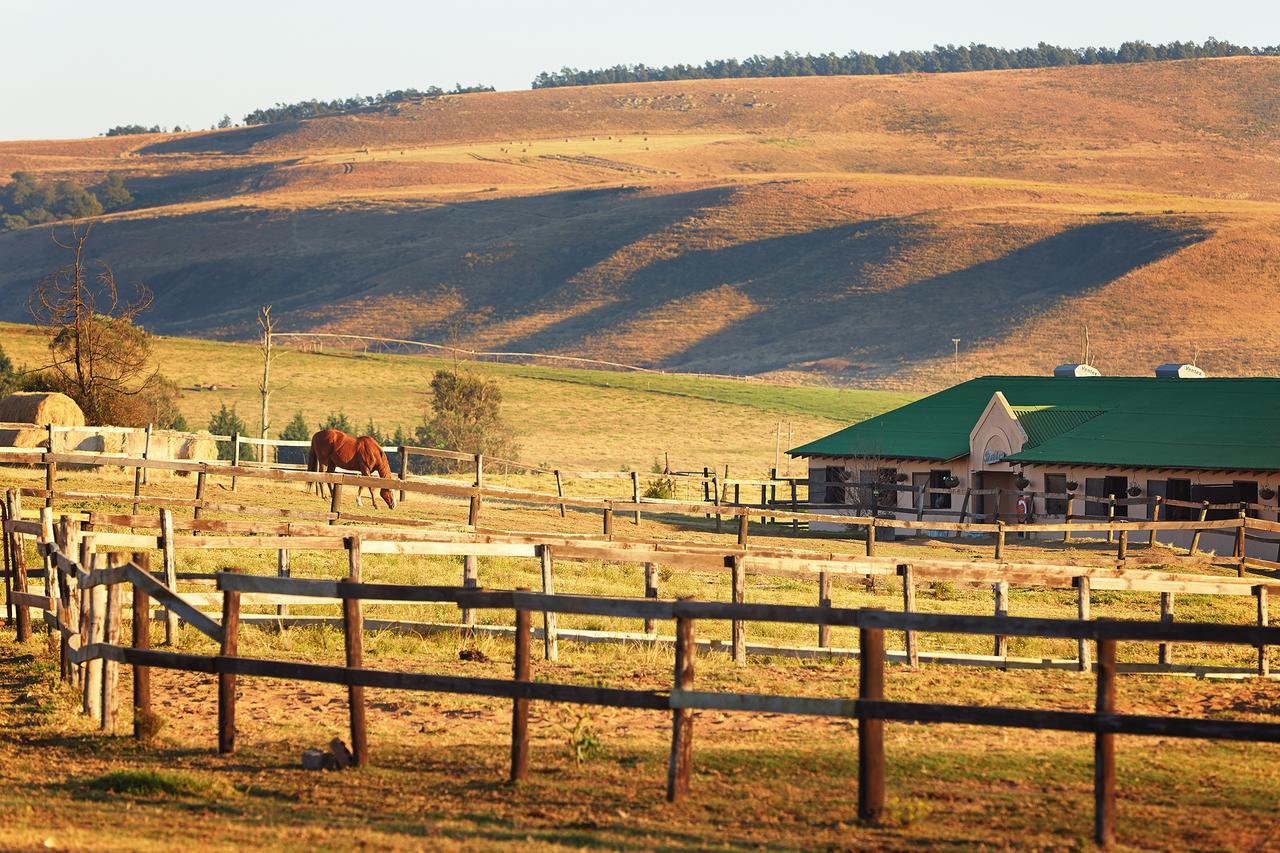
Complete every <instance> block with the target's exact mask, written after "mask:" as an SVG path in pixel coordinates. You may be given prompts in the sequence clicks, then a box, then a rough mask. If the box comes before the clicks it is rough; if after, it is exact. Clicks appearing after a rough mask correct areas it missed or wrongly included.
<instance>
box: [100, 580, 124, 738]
mask: <svg viewBox="0 0 1280 853" xmlns="http://www.w3.org/2000/svg"><path fill="white" fill-rule="evenodd" d="M128 562H129V558H128V557H127V556H126V555H124V554H111V555H110V556H109V557H108V558H107V565H108V566H111V567H120V566H124V565H126V564H127V563H128ZM120 592H121V589H120V584H118V583H113V584H108V585H107V588H106V613H105V614H104V615H105V617H106V623H105V625H104V626H103V631H102V641H103V642H104V643H110V644H111V645H113V646H118V645H120V621H121V615H122V614H121V612H120V611H121V598H120ZM119 684H120V663H119V662H118V661H114V660H111V659H109V658H103V660H102V731H104V732H107V733H108V734H110V733H111V732H114V731H115V728H116V718H117V717H118V716H119V710H120V694H119V692H118V690H117V688H118V686H119Z"/></svg>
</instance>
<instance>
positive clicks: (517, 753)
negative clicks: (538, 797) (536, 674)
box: [511, 590, 533, 783]
mask: <svg viewBox="0 0 1280 853" xmlns="http://www.w3.org/2000/svg"><path fill="white" fill-rule="evenodd" d="M525 591H527V590H525ZM530 615H531V614H530V613H529V611H528V610H519V609H518V610H516V650H515V680H516V681H526V682H527V681H528V680H529V677H530V660H529V657H530V655H529V635H530V634H532V633H533V632H532V630H531V627H530V622H531V620H530ZM528 775H529V700H528V699H527V698H524V697H517V698H515V699H513V700H511V781H512V782H513V783H514V782H519V781H520V780H522V779H524V778H526V777H527V776H528Z"/></svg>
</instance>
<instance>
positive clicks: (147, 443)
mask: <svg viewBox="0 0 1280 853" xmlns="http://www.w3.org/2000/svg"><path fill="white" fill-rule="evenodd" d="M154 427H155V425H154V424H147V434H146V439H145V440H144V441H143V443H142V458H143V459H150V458H151V433H152V431H153V429H154ZM142 485H144V486H149V485H151V469H150V468H143V469H142ZM137 512H138V511H137V510H134V514H135V515H137Z"/></svg>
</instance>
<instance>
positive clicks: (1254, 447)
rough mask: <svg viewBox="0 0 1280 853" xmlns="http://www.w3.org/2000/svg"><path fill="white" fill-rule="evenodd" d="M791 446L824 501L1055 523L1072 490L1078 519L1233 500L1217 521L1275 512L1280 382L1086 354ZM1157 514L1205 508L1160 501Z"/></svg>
mask: <svg viewBox="0 0 1280 853" xmlns="http://www.w3.org/2000/svg"><path fill="white" fill-rule="evenodd" d="M789 453H790V454H791V455H792V456H795V457H802V458H805V459H807V460H808V462H809V500H810V503H811V505H812V506H813V510H814V511H815V512H832V513H835V514H862V513H865V512H867V511H869V510H870V511H874V512H876V513H877V514H881V515H886V516H892V517H897V518H919V519H925V520H929V519H933V520H938V521H952V522H954V521H990V520H993V519H995V518H1002V519H1005V520H1007V521H1016V520H1017V519H1018V518H1019V514H1018V513H1019V508H1020V506H1019V501H1020V499H1021V501H1022V504H1021V507H1022V508H1025V513H1026V516H1029V517H1031V518H1032V519H1034V520H1036V521H1045V522H1052V521H1061V520H1063V519H1064V518H1065V517H1066V515H1067V513H1068V511H1069V510H1068V506H1069V504H1068V497H1067V495H1068V494H1070V495H1072V496H1075V495H1080V496H1081V497H1082V498H1083V499H1077V500H1074V501H1072V502H1071V504H1070V512H1071V513H1072V514H1073V516H1074V517H1076V518H1079V517H1080V516H1081V515H1085V516H1091V517H1097V518H1106V517H1107V516H1108V515H1109V514H1111V513H1114V515H1115V516H1116V517H1118V518H1150V517H1151V516H1152V514H1153V513H1154V507H1155V505H1156V503H1157V502H1156V501H1154V500H1152V499H1153V498H1156V497H1159V498H1161V499H1162V501H1163V500H1164V499H1171V500H1174V501H1194V502H1205V501H1207V502H1209V503H1211V504H1219V505H1221V504H1233V505H1235V506H1233V508H1231V509H1225V508H1219V509H1214V510H1211V511H1210V513H1209V515H1208V518H1210V519H1213V518H1223V517H1234V516H1235V515H1237V514H1238V512H1239V511H1240V508H1239V507H1240V505H1241V504H1248V505H1249V506H1248V508H1247V511H1248V512H1249V514H1250V515H1253V516H1256V517H1262V518H1267V519H1276V518H1277V511H1276V504H1277V492H1278V491H1280V379H1269V378H1267V379H1263V378H1239V379H1214V378H1206V377H1205V376H1204V374H1203V372H1202V371H1200V370H1199V369H1198V368H1195V367H1194V366H1192V365H1162V366H1161V367H1160V368H1158V369H1157V372H1156V375H1155V376H1151V377H1137V376H1115V377H1108V376H1099V375H1098V374H1097V371H1096V370H1094V369H1093V368H1091V367H1089V366H1087V365H1064V366H1063V367H1061V368H1059V369H1058V370H1056V371H1055V375H1054V376H983V377H979V378H977V379H972V380H970V381H968V382H963V383H961V384H959V385H956V386H954V387H951V388H948V389H946V390H945V391H940V392H938V393H936V394H932V395H930V396H928V397H924V398H923V399H920V400H917V401H915V402H913V403H909V404H907V405H905V406H902V407H900V408H898V409H894V410H893V411H890V412H886V413H884V414H882V415H879V416H877V417H874V418H871V419H869V420H866V421H863V422H862V423H859V424H855V425H853V426H850V427H847V428H845V429H842V430H840V431H839V432H835V433H832V434H831V435H828V436H826V437H824V438H820V439H818V440H817V441H813V442H810V443H808V444H805V445H801V446H800V447H797V448H794V449H793V450H791V451H789ZM990 490H999V492H998V493H996V494H985V493H984V492H988V491H990ZM1112 496H1113V497H1115V498H1116V499H1118V500H1117V501H1115V502H1114V505H1113V504H1112V502H1111V501H1110V500H1109V498H1110V497H1112ZM1089 498H1097V499H1099V500H1092V501H1091V500H1089ZM845 507H848V509H845ZM1024 517H1025V516H1024ZM1160 517H1161V518H1162V519H1164V520H1192V519H1196V518H1199V517H1200V511H1199V510H1198V509H1192V508H1189V507H1179V506H1162V508H1161V511H1160ZM1189 539H1190V534H1186V535H1185V536H1184V535H1182V534H1177V533H1162V534H1161V535H1160V540H1161V541H1167V542H1169V543H1171V544H1179V545H1185V544H1186V541H1189ZM1219 539H1220V540H1222V541H1218V540H1219ZM1231 544H1232V543H1231V542H1230V537H1229V536H1226V535H1224V534H1216V535H1215V534H1211V533H1205V534H1204V535H1203V537H1202V539H1201V546H1202V547H1203V548H1205V549H1206V550H1214V551H1217V552H1219V553H1223V552H1225V551H1229V550H1230V548H1231ZM1249 553H1250V554H1251V555H1252V556H1259V557H1263V558H1265V559H1270V560H1274V559H1277V545H1276V543H1273V542H1250V544H1249Z"/></svg>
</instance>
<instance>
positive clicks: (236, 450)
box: [134, 432, 266, 512]
mask: <svg viewBox="0 0 1280 853" xmlns="http://www.w3.org/2000/svg"><path fill="white" fill-rule="evenodd" d="M263 437H264V438H265V437H266V436H263ZM262 449H263V450H266V447H265V446H264V447H263V448H262ZM264 455H265V454H264ZM264 461H265V460H264ZM231 467H233V468H239V467H240V433H238V432H233V433H231ZM235 490H236V476H235V475H234V474H232V475H231V491H233V492H234V491H235ZM134 512H137V510H136V509H135V510H134Z"/></svg>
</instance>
